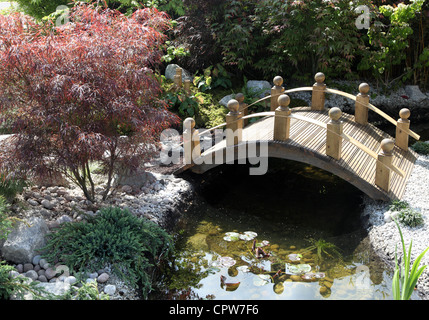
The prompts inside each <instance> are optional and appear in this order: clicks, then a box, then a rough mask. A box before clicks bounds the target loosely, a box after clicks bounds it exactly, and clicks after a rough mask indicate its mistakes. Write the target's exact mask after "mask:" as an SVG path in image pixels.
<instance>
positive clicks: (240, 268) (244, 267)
mask: <svg viewBox="0 0 429 320" xmlns="http://www.w3.org/2000/svg"><path fill="white" fill-rule="evenodd" d="M237 270H238V271H241V272H250V269H249V267H248V266H239V267H237Z"/></svg>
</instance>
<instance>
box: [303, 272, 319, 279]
mask: <svg viewBox="0 0 429 320" xmlns="http://www.w3.org/2000/svg"><path fill="white" fill-rule="evenodd" d="M301 278H302V279H304V280H312V279H314V278H316V275H315V274H314V273H311V272H308V273H304V274H303V275H302V276H301Z"/></svg>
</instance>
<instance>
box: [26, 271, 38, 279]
mask: <svg viewBox="0 0 429 320" xmlns="http://www.w3.org/2000/svg"><path fill="white" fill-rule="evenodd" d="M25 276H26V277H27V278H30V279H31V280H33V281H34V280H37V278H39V275H38V274H37V272H36V271H34V270H28V271H27V272H26V273H25Z"/></svg>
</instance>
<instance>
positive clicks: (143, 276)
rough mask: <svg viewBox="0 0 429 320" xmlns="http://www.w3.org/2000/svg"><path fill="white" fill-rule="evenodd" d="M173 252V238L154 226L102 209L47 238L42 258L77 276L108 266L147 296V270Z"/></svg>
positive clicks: (150, 223)
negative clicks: (95, 214)
mask: <svg viewBox="0 0 429 320" xmlns="http://www.w3.org/2000/svg"><path fill="white" fill-rule="evenodd" d="M172 250H173V245H172V238H171V237H170V235H169V234H168V233H167V232H166V231H164V230H163V229H162V228H160V227H159V226H158V225H157V224H155V223H153V222H151V221H149V220H147V219H144V218H138V217H136V216H134V215H133V214H131V213H130V212H129V211H128V210H122V209H120V208H104V209H102V210H100V213H99V214H98V215H97V216H95V217H88V219H87V222H76V223H66V224H63V225H62V226H61V228H60V229H59V230H58V231H57V232H55V233H53V234H50V235H49V236H48V241H47V245H46V247H45V248H44V249H43V253H44V254H43V256H44V257H45V258H46V259H47V260H48V261H50V262H54V261H55V260H56V259H58V260H59V261H61V262H63V263H64V264H65V265H67V266H68V267H69V268H71V269H73V270H75V271H79V272H86V271H90V270H94V269H99V268H103V267H104V266H106V265H111V267H112V268H113V272H114V273H115V274H116V275H117V276H118V277H120V278H121V279H122V280H124V281H125V282H127V283H129V284H130V285H133V286H137V285H140V286H141V287H142V293H143V295H146V294H147V292H148V291H149V290H150V289H151V278H150V275H149V273H148V270H149V268H150V267H153V266H154V265H155V264H156V263H157V262H159V261H161V258H162V257H164V256H167V255H168V254H170V253H171V251H172Z"/></svg>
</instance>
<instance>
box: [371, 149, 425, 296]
mask: <svg viewBox="0 0 429 320" xmlns="http://www.w3.org/2000/svg"><path fill="white" fill-rule="evenodd" d="M402 200H405V201H407V202H408V203H409V205H410V207H412V208H414V209H416V210H419V211H420V212H421V213H422V214H423V218H424V224H423V226H420V227H415V228H411V227H407V226H402V225H401V231H402V234H403V237H404V241H405V247H406V250H407V251H408V246H409V244H410V242H411V241H412V250H411V260H412V263H413V262H414V260H415V259H416V258H417V257H418V256H419V255H420V253H422V252H423V251H424V250H425V249H426V248H427V247H428V246H429V157H428V156H419V157H418V159H417V161H416V163H415V166H414V169H413V172H412V174H411V176H410V179H409V181H408V183H407V186H406V190H405V193H404V196H403V198H402ZM388 210H389V204H386V203H382V202H376V201H373V200H370V199H369V198H366V199H365V209H364V212H363V214H364V215H368V223H369V224H368V226H367V227H368V230H369V238H370V241H371V243H372V246H373V248H374V249H375V251H376V252H377V253H378V254H379V255H380V256H381V257H383V258H384V259H386V260H387V261H388V262H389V264H392V266H394V261H395V247H396V245H397V248H398V257H401V256H402V244H401V239H400V235H399V231H398V228H397V226H396V224H395V223H394V222H393V221H391V222H385V219H384V214H385V212H387V211H388ZM420 265H421V266H422V265H429V252H428V253H426V255H425V256H424V257H423V259H422V260H421V263H420ZM417 289H418V291H419V293H420V295H421V296H422V298H423V299H429V268H426V269H425V271H424V272H423V274H422V276H421V277H420V279H419V281H418V283H417Z"/></svg>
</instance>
